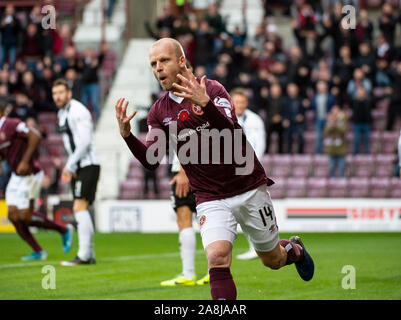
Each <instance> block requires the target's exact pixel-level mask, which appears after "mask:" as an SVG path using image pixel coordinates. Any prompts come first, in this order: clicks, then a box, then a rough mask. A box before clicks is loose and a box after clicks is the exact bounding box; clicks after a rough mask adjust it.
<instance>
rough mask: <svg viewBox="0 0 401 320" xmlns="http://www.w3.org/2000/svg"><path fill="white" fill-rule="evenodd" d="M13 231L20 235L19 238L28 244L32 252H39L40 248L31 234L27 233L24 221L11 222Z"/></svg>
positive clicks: (27, 229)
mask: <svg viewBox="0 0 401 320" xmlns="http://www.w3.org/2000/svg"><path fill="white" fill-rule="evenodd" d="M12 223H13V225H14V227H15V230H17V233H18V234H19V235H20V237H21V238H22V239H23V240H24V241H25V242H26V243H28V244H29V245H30V246H31V248H32V249H33V251H35V252H41V251H42V248H41V246H40V245H39V243H37V241H36V239H35V238H34V237H33V235H32V233H31V232H30V231H29V228H28V226H27V224H26V223H25V222H24V221H17V222H12Z"/></svg>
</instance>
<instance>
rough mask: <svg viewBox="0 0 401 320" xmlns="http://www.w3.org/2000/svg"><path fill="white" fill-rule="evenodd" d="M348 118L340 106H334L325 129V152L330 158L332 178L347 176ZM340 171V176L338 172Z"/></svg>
mask: <svg viewBox="0 0 401 320" xmlns="http://www.w3.org/2000/svg"><path fill="white" fill-rule="evenodd" d="M346 132H347V118H346V116H345V113H344V112H343V111H342V110H341V109H340V107H339V106H338V105H334V106H333V107H332V108H331V110H330V112H329V114H328V116H327V124H326V125H325V127H324V145H325V152H326V154H327V155H329V156H330V178H334V177H336V176H338V177H344V176H345V163H346V162H345V156H346V154H347V140H346ZM337 169H338V175H336V171H337Z"/></svg>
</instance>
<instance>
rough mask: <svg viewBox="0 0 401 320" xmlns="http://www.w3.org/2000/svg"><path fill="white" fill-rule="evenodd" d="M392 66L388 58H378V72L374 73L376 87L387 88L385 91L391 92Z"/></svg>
mask: <svg viewBox="0 0 401 320" xmlns="http://www.w3.org/2000/svg"><path fill="white" fill-rule="evenodd" d="M390 72H391V70H390V68H389V65H388V62H387V60H386V59H377V60H376V72H375V75H374V87H375V88H385V89H386V90H385V92H389V93H390V94H391V92H390V91H389V89H390V90H391V76H390Z"/></svg>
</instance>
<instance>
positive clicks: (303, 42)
mask: <svg viewBox="0 0 401 320" xmlns="http://www.w3.org/2000/svg"><path fill="white" fill-rule="evenodd" d="M316 23H317V18H316V14H315V12H314V11H313V8H312V6H311V5H310V4H309V3H307V2H305V3H303V4H302V5H301V7H300V9H299V11H298V14H297V20H296V21H293V22H292V24H291V25H292V27H293V30H294V35H295V37H296V39H297V41H298V45H299V46H300V48H301V50H302V52H303V55H304V56H314V50H315V48H316V44H317V42H316V41H317V38H318V34H317V32H316ZM311 47H312V49H311Z"/></svg>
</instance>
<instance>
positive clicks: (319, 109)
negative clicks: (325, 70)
mask: <svg viewBox="0 0 401 320" xmlns="http://www.w3.org/2000/svg"><path fill="white" fill-rule="evenodd" d="M316 89H317V90H316V94H315V95H314V97H313V98H312V101H311V103H310V106H309V109H310V110H313V111H315V119H316V153H317V154H322V153H323V130H324V126H325V124H326V117H327V114H328V113H329V112H330V109H331V108H332V107H333V106H334V105H335V104H336V100H335V99H334V96H333V95H332V94H331V93H330V92H329V86H328V84H327V82H325V81H319V82H318V83H317V85H316Z"/></svg>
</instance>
